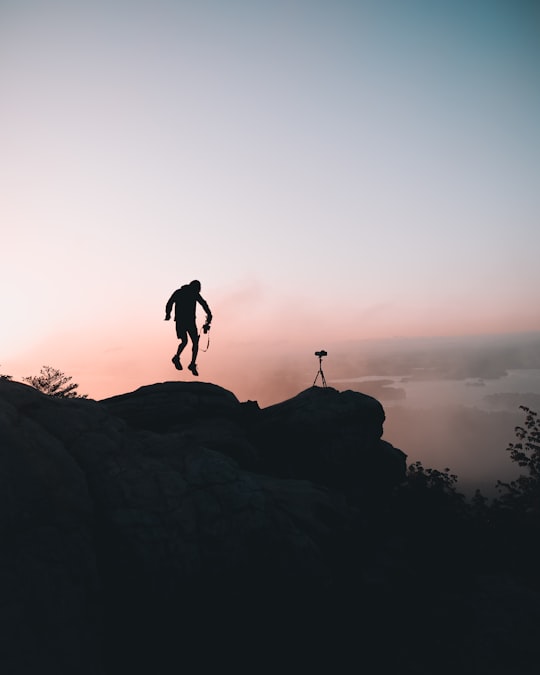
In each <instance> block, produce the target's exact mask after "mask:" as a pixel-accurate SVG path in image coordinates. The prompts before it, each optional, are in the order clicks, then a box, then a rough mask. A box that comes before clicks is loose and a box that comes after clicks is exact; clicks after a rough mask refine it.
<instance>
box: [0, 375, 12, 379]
mask: <svg viewBox="0 0 540 675" xmlns="http://www.w3.org/2000/svg"><path fill="white" fill-rule="evenodd" d="M11 379H12V378H11V375H4V373H0V380H11Z"/></svg>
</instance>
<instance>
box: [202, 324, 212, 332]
mask: <svg viewBox="0 0 540 675" xmlns="http://www.w3.org/2000/svg"><path fill="white" fill-rule="evenodd" d="M202 329H203V333H205V334H206V333H208V331H209V330H210V323H209V322H208V321H207V322H206V323H205V324H204V326H203V327H202Z"/></svg>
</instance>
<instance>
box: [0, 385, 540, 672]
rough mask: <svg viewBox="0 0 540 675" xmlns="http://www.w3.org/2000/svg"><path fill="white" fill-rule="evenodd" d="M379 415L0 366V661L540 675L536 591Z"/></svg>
mask: <svg viewBox="0 0 540 675" xmlns="http://www.w3.org/2000/svg"><path fill="white" fill-rule="evenodd" d="M383 424H384V410H383V408H382V406H381V405H380V403H379V402H378V401H377V400H375V399H373V398H371V397H369V396H365V395H363V394H360V393H357V392H350V391H345V392H338V391H336V390H334V389H331V388H324V389H322V388H317V387H313V388H311V389H308V390H306V391H304V392H301V393H300V394H298V395H297V396H296V397H294V398H292V399H290V400H288V401H284V402H282V403H280V404H278V405H274V406H270V407H268V408H264V409H260V408H259V406H258V405H257V403H256V402H249V401H248V402H240V401H238V400H237V398H236V397H235V396H234V395H233V394H232V393H231V392H229V391H226V390H224V389H222V388H220V387H217V386H215V385H211V384H206V383H201V382H195V383H178V382H175V383H173V382H168V383H162V384H155V385H151V386H147V387H142V388H141V389H138V390H137V391H134V392H131V393H128V394H124V395H121V396H115V397H112V398H109V399H106V400H103V401H91V400H85V399H59V398H52V397H48V396H45V395H43V394H41V393H39V392H38V391H36V390H35V389H33V388H31V387H28V386H26V385H23V384H19V383H16V382H9V381H6V380H1V379H0V532H1V550H0V636H1V641H0V672H1V673H6V675H35V674H38V673H39V674H40V675H47V674H48V673H51V674H52V673H54V675H74V674H77V675H124V674H125V675H127V674H128V673H129V675H138V674H139V673H140V674H141V675H142V674H143V673H144V674H145V675H146V674H148V673H152V674H155V675H168V674H169V673H171V674H172V673H175V674H177V673H190V674H191V673H210V672H212V673H213V672H214V671H215V670H216V668H222V669H224V670H227V671H228V670H234V671H235V672H236V673H248V672H249V673H253V672H259V671H264V670H266V669H269V670H272V672H281V673H295V674H297V673H304V672H308V671H319V670H321V669H324V670H326V671H330V672H349V671H350V670H353V671H355V672H363V670H365V671H366V672H370V673H378V672H388V669H392V670H394V671H399V672H401V673H404V674H407V673H410V675H413V674H414V675H424V674H425V675H427V674H428V673H430V674H431V673H432V672H435V671H436V672H438V673H441V674H442V673H448V674H450V673H454V672H461V673H467V672H471V673H472V672H474V673H476V674H478V673H489V674H490V675H494V674H495V673H497V674H498V673H501V674H502V673H506V672H510V670H511V671H512V672H515V673H529V672H531V673H532V672H536V670H535V667H536V665H537V663H538V658H539V656H540V652H539V649H537V648H536V647H535V645H536V644H537V641H535V639H534V637H535V635H536V631H537V629H538V626H539V623H540V601H539V598H538V593H537V592H536V591H534V590H533V589H531V588H530V587H527V588H524V587H523V586H522V585H521V583H520V582H519V581H518V580H516V579H515V578H508V577H507V576H505V574H502V573H501V572H500V570H497V575H496V576H493V577H492V578H487V577H485V576H482V575H479V574H478V568H480V569H481V570H483V569H485V565H486V561H488V558H486V557H485V556H483V554H482V555H479V551H480V548H481V546H479V545H478V543H477V542H480V544H481V542H482V541H483V540H484V539H483V538H484V535H485V531H483V530H482V531H480V530H478V529H475V528H476V525H474V523H473V526H471V522H470V518H469V515H467V514H465V516H464V515H463V514H464V511H463V509H462V507H461V502H460V501H459V499H458V500H457V501H456V499H455V496H454V495H450V499H447V498H445V495H444V494H442V493H440V492H439V491H438V490H437V489H435V490H432V491H428V492H426V491H425V490H423V489H421V490H420V491H418V490H417V489H416V488H414V486H412V487H411V485H410V484H409V485H407V480H405V478H406V472H405V456H404V454H403V453H402V452H401V451H400V450H398V449H396V448H394V447H392V446H391V445H390V444H388V443H386V442H385V441H383V440H382V439H381V436H382V430H383ZM416 487H418V486H416ZM413 488H414V489H413ZM488 525H489V524H488ZM479 535H481V536H479ZM475 556H476V558H477V560H476V559H475ZM490 560H491V559H490ZM478 561H480V562H479V563H478ZM490 564H491V563H490ZM493 569H496V566H495V567H494V568H493ZM503 571H504V570H503ZM468 668H469V670H468ZM509 668H510V670H509Z"/></svg>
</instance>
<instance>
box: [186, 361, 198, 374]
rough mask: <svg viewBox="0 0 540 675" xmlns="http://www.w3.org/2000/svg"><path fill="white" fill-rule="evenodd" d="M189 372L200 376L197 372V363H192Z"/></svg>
mask: <svg viewBox="0 0 540 675" xmlns="http://www.w3.org/2000/svg"><path fill="white" fill-rule="evenodd" d="M188 370H191V372H192V373H193V374H194V375H198V374H199V373H198V372H197V364H196V363H190V364H189V366H188Z"/></svg>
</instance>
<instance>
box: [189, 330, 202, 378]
mask: <svg viewBox="0 0 540 675" xmlns="http://www.w3.org/2000/svg"><path fill="white" fill-rule="evenodd" d="M187 332H188V333H189V337H190V338H191V363H190V364H189V366H188V368H189V370H191V372H192V373H193V375H198V374H199V373H198V372H197V363H196V361H197V354H198V353H199V334H198V333H197V326H195V325H193V326H190V327H189V328H188V329H187Z"/></svg>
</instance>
